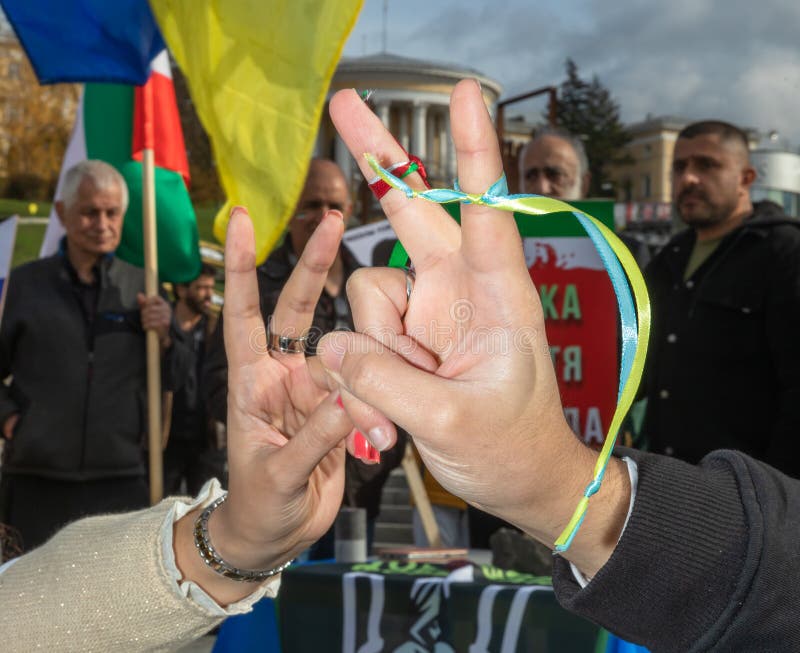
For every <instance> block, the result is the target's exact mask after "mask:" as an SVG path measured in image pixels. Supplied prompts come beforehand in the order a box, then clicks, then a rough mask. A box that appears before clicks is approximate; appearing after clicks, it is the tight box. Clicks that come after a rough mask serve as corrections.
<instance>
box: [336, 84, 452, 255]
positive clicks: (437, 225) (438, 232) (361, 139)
mask: <svg viewBox="0 0 800 653" xmlns="http://www.w3.org/2000/svg"><path fill="white" fill-rule="evenodd" d="M330 114H331V119H332V120H333V123H334V125H336V130H337V131H338V132H339V135H340V136H341V137H342V140H343V141H344V142H345V144H346V145H347V147H348V149H349V150H350V152H351V153H352V155H353V157H354V158H355V160H356V163H358V166H359V168H360V169H361V172H362V174H363V175H364V177H365V178H366V179H372V178H373V177H374V176H375V172H374V171H373V170H372V168H370V166H369V163H367V161H366V159H365V158H364V154H372V155H374V156H375V158H376V159H377V160H378V161H380V163H381V165H382V166H384V167H385V168H388V167H389V166H391V165H393V164H396V163H402V162H404V160H405V159H407V158H408V156H407V154H406V153H405V152H404V151H403V148H402V147H400V145H399V144H398V142H397V141H396V140H395V139H394V137H393V136H392V135H391V134H390V133H389V132H388V131H387V130H386V128H385V127H384V126H383V123H381V121H380V119H379V118H378V116H376V115H375V114H374V113H373V112H372V111H371V110H370V108H369V107H368V106H367V105H366V103H365V102H364V101H363V100H362V99H361V98H360V97H359V95H358V93H356V92H355V91H354V90H352V89H348V90H344V91H339V92H338V93H336V95H334V96H333V98H331V102H330ZM404 181H406V182H408V183H409V185H412V186H413V187H415V188H417V189H419V190H422V189H423V186H422V181H421V180H420V178H419V176H418V175H416V174H412V175H411V176H410V177H409V178H408V179H405V180H404ZM380 202H381V207H382V208H383V210H384V212H385V213H386V216H387V217H388V218H389V222H390V223H391V225H392V228H393V229H394V231H395V233H396V234H397V237H398V238H399V239H400V242H402V243H403V246H404V247H405V248H406V251H407V252H408V254H409V256H410V257H411V260H412V261H413V262H414V265H415V267H416V268H417V270H422V269H424V268H425V267H426V265H427V264H428V263H429V262H432V261H435V260H436V259H438V258H439V257H440V256H442V255H443V254H446V253H448V252H450V251H454V250H457V249H458V247H459V244H460V242H461V236H460V229H459V227H458V224H457V223H456V222H455V220H453V219H452V218H451V217H450V216H449V215H448V214H447V213H446V212H445V211H444V209H442V208H441V207H439V206H436V205H435V204H431V203H429V202H420V201H415V200H412V199H409V198H407V197H406V196H405V195H403V194H402V193H401V192H399V191H397V190H390V191H389V192H388V193H387V194H386V195H385V196H384V197H383V198H381V200H380Z"/></svg>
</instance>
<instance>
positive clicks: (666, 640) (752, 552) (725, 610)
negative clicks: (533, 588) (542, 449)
mask: <svg viewBox="0 0 800 653" xmlns="http://www.w3.org/2000/svg"><path fill="white" fill-rule="evenodd" d="M626 455H630V456H631V457H633V458H634V459H635V460H636V461H637V463H638V468H639V480H638V487H637V492H636V501H635V504H634V508H633V511H632V513H631V516H630V520H629V522H628V525H627V527H626V529H625V531H624V533H623V535H622V537H621V538H620V541H619V544H618V545H617V548H616V550H615V551H614V553H613V555H612V556H611V558H610V559H609V561H608V562H607V563H606V565H605V566H604V567H603V568H602V569H601V570H600V571H599V572H598V573H597V575H596V576H595V577H594V578H593V579H592V580H591V582H590V583H589V584H588V585H587V586H586V587H585V588H583V589H581V588H580V586H579V585H578V584H577V582H576V581H575V580H574V577H573V575H572V573H571V571H570V568H569V565H568V563H567V562H566V561H565V560H563V559H562V558H557V559H556V563H555V568H554V585H555V588H556V593H557V596H558V599H559V601H560V602H561V604H562V605H563V606H564V607H566V608H567V609H568V610H571V611H573V612H575V613H577V614H579V615H581V616H584V617H586V618H588V619H590V620H592V621H594V622H596V623H598V624H600V625H602V626H604V627H606V628H608V629H609V630H611V631H613V632H615V633H617V634H618V635H620V636H621V637H623V638H625V639H627V640H629V641H633V642H637V643H641V644H644V645H645V646H647V647H649V648H650V649H651V650H653V651H656V652H657V651H676V652H677V651H681V652H686V651H794V650H800V620H798V619H797V618H796V613H797V609H798V606H800V584H798V582H797V579H798V578H800V544H798V537H797V534H798V533H799V532H800V481H797V480H794V479H790V478H789V477H787V476H785V475H783V474H781V473H780V472H778V471H777V470H775V469H773V468H771V467H769V466H767V465H764V464H763V463H759V462H757V461H755V460H753V459H751V458H749V457H747V456H745V455H743V454H740V453H737V452H732V451H718V452H714V453H712V454H710V455H709V456H707V457H706V458H704V459H703V461H702V462H701V463H700V465H699V466H692V465H689V464H686V463H684V462H681V461H678V460H675V459H672V458H666V457H662V456H656V455H653V454H644V453H641V452H626ZM590 509H591V508H590Z"/></svg>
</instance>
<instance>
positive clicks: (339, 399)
mask: <svg viewBox="0 0 800 653" xmlns="http://www.w3.org/2000/svg"><path fill="white" fill-rule="evenodd" d="M336 405H337V406H339V408H341V409H342V410H344V402H343V401H342V395H339V396H338V397H336Z"/></svg>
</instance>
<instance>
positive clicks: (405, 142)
mask: <svg viewBox="0 0 800 653" xmlns="http://www.w3.org/2000/svg"><path fill="white" fill-rule="evenodd" d="M398 110H399V111H398V113H399V115H398V117H399V118H400V126H399V130H398V131H399V134H398V138H397V140H398V141H400V145H402V146H403V149H404V150H405V151H406V152H408V149H409V145H410V143H409V133H408V132H409V124H408V122H409V121H408V118H409V115H408V107H407V106H400V107H398Z"/></svg>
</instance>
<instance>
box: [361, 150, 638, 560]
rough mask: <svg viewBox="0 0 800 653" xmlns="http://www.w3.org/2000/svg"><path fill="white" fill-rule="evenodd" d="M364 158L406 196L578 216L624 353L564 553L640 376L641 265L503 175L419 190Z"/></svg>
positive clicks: (585, 222)
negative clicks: (605, 284)
mask: <svg viewBox="0 0 800 653" xmlns="http://www.w3.org/2000/svg"><path fill="white" fill-rule="evenodd" d="M365 156H366V158H367V161H368V162H369V165H370V166H371V167H372V169H373V170H374V171H375V174H377V175H378V177H379V178H380V179H382V180H383V181H385V182H386V183H387V184H389V185H390V186H391V187H392V188H394V189H396V190H399V191H400V192H402V193H404V194H405V195H406V196H407V197H408V198H410V199H416V198H419V199H424V200H428V201H430V202H435V203H437V204H449V203H453V202H460V203H463V204H479V205H482V206H490V207H492V208H495V209H500V210H502V211H511V212H515V213H525V214H528V215H547V214H550V213H563V212H565V211H567V212H570V213H572V214H573V215H574V216H575V217H576V218H577V219H578V221H579V222H580V224H581V226H582V227H583V228H584V230H585V231H586V233H587V235H588V236H589V238H590V239H591V241H592V243H593V244H594V246H595V247H596V248H597V252H598V253H599V255H600V258H601V259H602V261H603V266H604V267H605V270H606V272H607V273H608V276H609V277H610V279H611V284H612V286H613V287H614V294H615V295H616V297H617V306H618V307H619V313H620V323H621V328H622V356H621V358H620V375H619V388H618V393H617V407H616V409H615V411H614V415H613V416H612V418H611V424H610V425H609V428H608V432H607V433H606V439H605V443H604V444H603V448H602V449H601V451H600V455H599V456H598V458H597V462H596V464H595V467H594V475H593V477H592V480H591V482H590V483H589V484H588V485H587V486H586V489H585V490H584V493H583V497H582V498H581V500H580V502H579V503H578V506H577V507H576V508H575V511H574V513H573V514H572V518H571V519H570V521H569V523H568V524H567V526H566V528H565V529H564V532H562V533H561V535H560V536H559V537H558V539H557V540H556V542H555V549H556V551H558V552H563V551H566V550H567V549H568V548H569V547H570V545H571V544H572V541H573V539H575V535H576V534H577V532H578V529H579V528H580V527H581V524H582V523H583V520H584V518H585V517H586V511H587V509H588V507H589V499H590V498H591V497H592V496H593V495H594V494H596V493H597V491H598V490H599V489H600V486H601V484H602V482H603V477H604V476H605V472H606V468H607V467H608V462H609V460H610V459H611V453H612V452H613V450H614V445H615V443H616V440H617V435H618V433H619V430H620V427H621V426H622V421H623V419H624V418H625V415H626V414H627V413H628V411H629V410H630V407H631V405H632V404H633V401H634V398H635V397H636V391H637V389H638V387H639V383H640V382H641V379H642V372H643V370H644V361H645V357H646V355H647V341H648V339H649V336H650V299H649V297H648V295H647V288H646V286H645V282H644V278H643V277H642V273H641V272H640V271H639V266H638V265H637V264H636V261H635V260H634V258H633V255H632V254H631V253H630V251H628V248H627V247H626V246H625V244H624V243H623V242H622V241H621V240H620V239H619V238H617V236H616V235H615V234H614V232H613V231H611V230H610V229H609V228H608V227H606V226H605V225H604V224H603V223H602V222H600V221H599V220H597V219H596V218H593V217H592V216H590V215H588V214H586V213H583V212H582V211H576V210H575V208H574V207H572V206H570V205H569V204H567V203H566V202H562V201H561V200H557V199H553V198H550V197H543V196H541V195H509V194H508V185H507V184H506V179H505V175H504V176H503V177H501V178H500V179H499V180H498V181H497V182H495V183H494V184H492V186H491V187H490V188H489V189H488V190H487V191H486V192H485V193H483V194H474V193H465V192H463V191H461V190H460V189H459V187H458V183H456V185H455V188H453V189H450V188H432V189H428V190H423V191H418V190H415V189H413V188H411V187H410V186H409V185H408V184H406V183H405V182H404V181H403V180H402V179H398V178H397V177H395V176H394V175H392V174H391V173H390V172H388V171H387V170H385V169H384V168H382V167H381V166H380V164H379V163H378V162H377V161H376V160H375V158H374V157H373V156H372V155H370V154H367V155H365ZM396 262H397V259H396V257H394V256H393V257H392V264H394V263H396Z"/></svg>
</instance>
